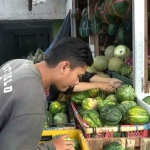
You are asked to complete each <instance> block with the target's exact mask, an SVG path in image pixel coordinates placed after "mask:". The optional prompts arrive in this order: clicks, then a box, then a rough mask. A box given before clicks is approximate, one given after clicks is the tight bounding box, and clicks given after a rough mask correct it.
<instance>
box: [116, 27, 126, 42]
mask: <svg viewBox="0 0 150 150" xmlns="http://www.w3.org/2000/svg"><path fill="white" fill-rule="evenodd" d="M127 38H128V32H127V31H125V30H124V28H123V26H122V25H120V26H119V28H118V30H117V36H116V39H117V40H118V42H119V43H120V44H121V43H122V44H123V43H125V42H126V40H127Z"/></svg>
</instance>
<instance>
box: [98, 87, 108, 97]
mask: <svg viewBox="0 0 150 150" xmlns="http://www.w3.org/2000/svg"><path fill="white" fill-rule="evenodd" d="M99 97H101V98H102V99H105V98H106V97H107V92H106V91H103V90H101V89H99Z"/></svg>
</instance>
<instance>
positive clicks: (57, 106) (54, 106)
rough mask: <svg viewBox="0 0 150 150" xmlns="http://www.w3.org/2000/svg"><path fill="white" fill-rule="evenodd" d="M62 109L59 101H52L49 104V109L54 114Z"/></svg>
mask: <svg viewBox="0 0 150 150" xmlns="http://www.w3.org/2000/svg"><path fill="white" fill-rule="evenodd" d="M62 109H63V108H62V105H61V103H60V102H59V101H54V102H51V104H50V106H49V111H50V112H51V113H52V115H55V114H57V113H60V112H62Z"/></svg>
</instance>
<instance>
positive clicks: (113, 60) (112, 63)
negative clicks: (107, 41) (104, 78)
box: [108, 57, 124, 71]
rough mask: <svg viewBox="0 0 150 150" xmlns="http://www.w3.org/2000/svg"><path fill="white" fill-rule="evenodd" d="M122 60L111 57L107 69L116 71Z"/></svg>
mask: <svg viewBox="0 0 150 150" xmlns="http://www.w3.org/2000/svg"><path fill="white" fill-rule="evenodd" d="M123 63H124V61H123V60H122V59H120V58H118V57H112V58H111V59H110V60H109V63H108V70H110V71H116V70H117V69H118V68H119V66H120V65H121V64H123Z"/></svg>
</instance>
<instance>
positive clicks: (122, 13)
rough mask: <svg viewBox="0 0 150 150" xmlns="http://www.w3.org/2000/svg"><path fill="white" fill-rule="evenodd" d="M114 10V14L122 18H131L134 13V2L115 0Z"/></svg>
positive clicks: (130, 0)
mask: <svg viewBox="0 0 150 150" xmlns="http://www.w3.org/2000/svg"><path fill="white" fill-rule="evenodd" d="M112 9H113V11H114V14H115V15H116V16H118V17H121V18H126V19H127V18H130V16H131V11H132V0H113V2H112Z"/></svg>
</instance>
